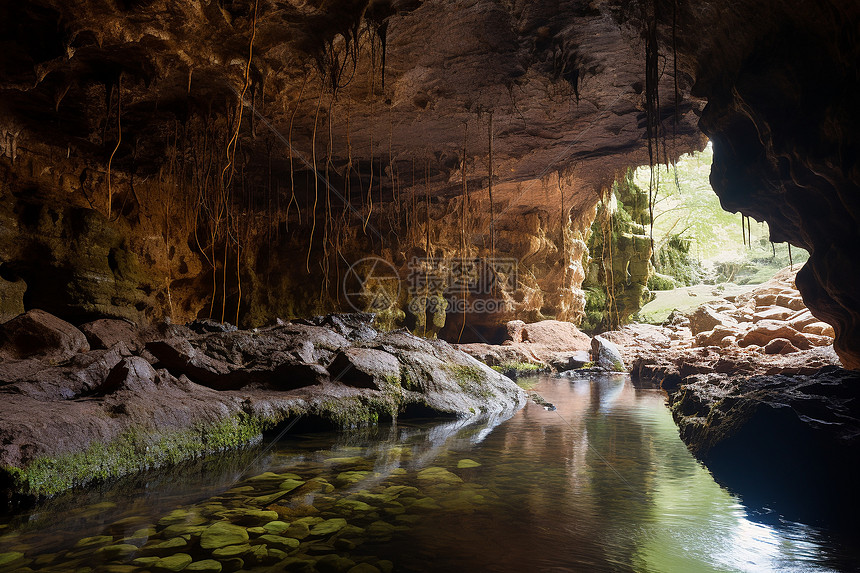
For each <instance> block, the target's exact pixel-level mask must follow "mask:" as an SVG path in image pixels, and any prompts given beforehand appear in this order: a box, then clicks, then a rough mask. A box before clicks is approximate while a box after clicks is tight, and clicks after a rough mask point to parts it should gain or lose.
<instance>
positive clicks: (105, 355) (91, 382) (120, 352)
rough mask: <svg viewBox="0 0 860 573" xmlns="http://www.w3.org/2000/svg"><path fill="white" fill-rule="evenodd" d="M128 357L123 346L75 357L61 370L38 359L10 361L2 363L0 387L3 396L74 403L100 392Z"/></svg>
mask: <svg viewBox="0 0 860 573" xmlns="http://www.w3.org/2000/svg"><path fill="white" fill-rule="evenodd" d="M129 354H130V353H129V351H128V349H127V348H126V347H125V345H124V344H122V343H120V344H118V345H116V346H114V347H113V348H111V349H110V350H91V351H90V352H83V353H80V354H76V355H75V356H73V357H72V358H71V359H69V360H68V361H67V362H66V363H64V364H63V365H62V366H55V365H54V364H52V362H51V361H45V360H37V359H28V360H14V361H7V362H3V363H0V386H2V387H3V391H4V392H7V393H16V394H22V395H25V396H31V397H33V398H38V399H42V400H72V399H74V398H79V397H81V396H86V395H88V394H91V393H93V392H96V391H98V390H99V389H100V388H101V386H102V384H103V382H104V381H105V379H106V378H107V376H108V374H109V373H110V371H111V369H113V368H114V366H116V365H117V364H118V363H119V362H120V361H121V360H122V359H123V357H125V356H129Z"/></svg>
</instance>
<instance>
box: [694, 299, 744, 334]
mask: <svg viewBox="0 0 860 573" xmlns="http://www.w3.org/2000/svg"><path fill="white" fill-rule="evenodd" d="M737 324H738V321H737V320H735V319H734V318H732V317H730V316H728V315H726V314H723V313H721V312H719V311H717V310H715V309H714V308H713V307H711V306H710V305H707V304H706V305H702V306H700V307H698V308H697V309H696V310H694V311H693V312H692V314H690V330H691V331H692V332H693V334H694V335H696V334H699V333H700V332H706V331H708V330H713V329H714V327H715V326H717V325H721V326H726V327H732V326H737Z"/></svg>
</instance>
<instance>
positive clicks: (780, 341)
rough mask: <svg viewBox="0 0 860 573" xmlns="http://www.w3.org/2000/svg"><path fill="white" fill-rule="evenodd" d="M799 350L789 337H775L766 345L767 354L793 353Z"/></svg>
mask: <svg viewBox="0 0 860 573" xmlns="http://www.w3.org/2000/svg"><path fill="white" fill-rule="evenodd" d="M797 350H798V349H797V348H796V347H795V346H794V345H793V344H792V343H791V341H790V340H788V339H787V338H774V339H772V340H771V341H770V342H768V343H767V344H765V346H764V352H765V354H791V353H792V352H797Z"/></svg>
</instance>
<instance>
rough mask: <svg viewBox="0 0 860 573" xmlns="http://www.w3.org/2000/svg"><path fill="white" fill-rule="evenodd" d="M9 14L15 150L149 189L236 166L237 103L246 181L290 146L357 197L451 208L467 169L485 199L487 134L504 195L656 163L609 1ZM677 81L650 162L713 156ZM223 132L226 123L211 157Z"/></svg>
mask: <svg viewBox="0 0 860 573" xmlns="http://www.w3.org/2000/svg"><path fill="white" fill-rule="evenodd" d="M0 11H2V13H0V22H2V24H0V26H2V27H3V28H4V30H3V31H2V38H3V39H2V50H0V78H2V80H0V124H2V125H3V128H4V131H5V132H6V138H5V139H6V141H5V142H4V145H7V146H8V145H10V140H11V139H13V138H17V141H16V142H15V144H16V145H17V146H19V147H21V148H27V147H29V148H39V147H41V148H44V145H45V144H50V145H52V146H55V147H59V148H65V149H66V151H67V155H69V156H76V157H80V158H81V159H82V160H83V161H89V162H92V163H94V164H95V165H100V166H102V167H103V164H104V163H105V161H106V160H107V159H109V158H110V157H111V155H112V159H111V163H112V167H113V169H114V171H116V172H133V173H135V174H138V175H139V176H141V177H146V176H147V175H148V174H151V173H153V172H155V171H156V170H158V169H159V168H162V167H163V165H164V163H165V157H166V156H167V148H168V147H169V146H170V145H175V144H176V142H177V141H179V140H180V139H187V140H189V141H192V140H194V141H196V143H194V144H193V145H190V146H188V147H189V148H191V147H194V146H196V149H198V151H199V152H200V153H202V148H203V146H204V145H212V146H213V147H216V148H219V153H220V154H225V153H228V148H229V141H230V138H231V132H232V131H233V129H232V126H233V125H235V123H234V121H233V118H235V114H236V109H237V107H238V101H239V98H240V97H242V99H243V101H244V106H243V107H244V113H243V123H242V125H241V126H240V138H239V139H240V144H239V150H238V153H239V156H240V158H239V160H237V163H238V162H241V163H242V165H243V169H244V171H243V176H244V177H248V178H251V179H253V177H254V176H257V177H262V176H265V177H271V173H272V171H274V172H275V174H276V176H279V177H287V176H288V173H289V171H290V170H291V168H290V164H289V156H290V155H291V154H290V151H289V147H290V146H291V147H292V151H293V152H292V156H293V158H292V159H293V161H292V170H293V171H300V170H304V169H307V168H308V167H309V166H310V167H312V166H313V165H314V164H316V166H317V168H318V170H322V169H323V168H324V167H325V168H328V169H330V170H331V171H332V172H333V173H329V175H330V176H331V177H335V178H336V177H341V178H343V176H344V175H345V172H346V171H347V165H351V169H350V171H351V172H352V174H353V178H352V184H353V185H354V184H355V183H356V182H359V183H362V182H363V183H367V182H368V181H367V180H368V179H369V170H370V168H369V166H370V164H371V159H372V160H373V161H374V162H375V164H376V165H377V170H378V169H379V167H380V166H383V167H384V168H383V170H382V172H381V176H382V178H383V179H384V181H385V184H386V186H387V187H393V186H395V185H397V186H399V187H401V188H409V187H411V186H412V184H413V180H415V179H417V180H418V181H420V182H422V183H424V182H427V181H429V182H430V183H431V185H432V187H433V189H434V194H438V195H444V194H446V193H452V194H453V193H459V192H460V189H461V188H462V185H461V183H460V181H461V180H462V172H461V169H462V168H463V159H462V158H463V157H465V158H466V161H465V176H466V178H467V179H469V181H470V184H472V183H474V184H475V185H477V186H478V187H481V186H484V185H486V183H487V177H488V172H489V159H490V158H489V155H490V153H489V145H490V142H489V139H490V132H491V131H492V137H493V157H492V164H493V171H494V182H497V183H504V182H521V181H529V180H532V181H533V180H539V179H541V178H546V177H547V176H548V175H551V174H556V175H561V176H571V175H572V176H573V177H574V179H575V180H576V187H577V188H579V189H582V190H585V191H587V193H584V194H583V195H582V196H581V198H580V201H581V202H582V205H588V204H593V203H594V201H595V199H594V196H595V195H594V192H595V191H599V190H600V189H601V188H602V187H605V186H606V185H607V184H608V183H610V182H611V181H612V179H613V178H614V176H615V175H616V174H617V173H618V172H620V171H621V170H623V169H624V168H626V167H629V166H635V165H638V164H643V163H647V162H648V161H649V151H648V133H647V132H648V130H647V122H648V114H647V113H646V103H647V102H646V98H645V71H646V66H645V51H646V50H645V40H644V39H643V33H642V29H641V28H642V26H641V25H639V24H638V23H637V20H635V19H629V18H626V17H624V16H623V14H622V13H621V12H620V11H619V9H618V7H614V6H611V5H610V3H606V2H583V1H581V0H576V1H568V2H558V1H540V2H524V1H519V2H493V1H456V2H451V1H426V2H419V1H393V2H389V1H376V0H374V1H371V2H367V1H366V0H353V1H340V2H338V1H334V2H301V1H277V2H273V1H271V0H259V1H258V2H250V1H232V2H231V1H221V2H218V1H214V0H213V1H194V0H155V1H145V0H138V1H134V0H128V1H104V0H78V1H66V0H37V1H29V2H15V3H5V4H4V6H3V7H2V8H0ZM249 56H250V64H249ZM676 65H677V62H676V61H673V58H672V57H671V54H669V55H666V54H664V55H661V56H660V60H659V62H658V66H659V70H658V73H659V83H660V92H659V93H660V95H661V96H662V99H661V100H659V101H657V102H654V103H653V110H652V111H653V112H654V113H655V114H656V115H655V117H656V116H659V120H660V129H659V132H658V131H656V130H655V133H654V138H653V139H654V140H657V139H659V138H660V137H662V138H663V139H662V142H659V143H657V149H656V150H652V152H651V154H652V156H653V157H655V159H654V160H655V161H656V159H657V158H661V159H662V160H665V159H666V157H670V158H671V157H674V156H676V155H677V154H678V153H681V152H683V151H689V150H692V149H696V148H701V146H702V145H703V142H704V138H703V137H702V135H701V134H700V132H699V131H698V128H697V127H696V124H697V122H698V116H699V114H700V112H701V108H702V107H703V105H704V101H703V100H701V99H695V98H692V99H691V98H690V96H689V91H690V87H691V85H692V81H693V78H692V76H691V75H690V74H688V73H684V72H683V71H680V70H679V71H678V73H677V76H676V73H675V72H676ZM676 88H677V89H676ZM658 108H659V109H658ZM118 111H119V113H117V112H118ZM491 118H492V119H491ZM118 120H119V122H120V125H121V130H122V136H123V140H122V141H121V142H120V143H119V144H117V133H118V128H117V122H118ZM219 122H225V125H226V124H227V123H229V125H230V126H231V127H230V128H229V129H226V128H225V129H222V131H221V132H219V133H218V134H217V135H213V136H212V138H211V139H212V141H211V142H209V141H206V142H203V139H205V138H204V137H203V134H204V132H205V131H206V130H207V129H209V128H210V127H211V126H217V125H219ZM491 123H492V128H491V127H490V124H491ZM195 138H196V139H195ZM197 140H199V141H197ZM210 152H211V150H210ZM377 176H379V173H377ZM362 178H363V179H362ZM523 202H525V203H528V202H532V203H537V204H539V203H540V202H541V198H540V194H539V193H536V192H535V193H532V195H531V196H527V197H526V198H525V199H524V201H523ZM574 202H575V201H574Z"/></svg>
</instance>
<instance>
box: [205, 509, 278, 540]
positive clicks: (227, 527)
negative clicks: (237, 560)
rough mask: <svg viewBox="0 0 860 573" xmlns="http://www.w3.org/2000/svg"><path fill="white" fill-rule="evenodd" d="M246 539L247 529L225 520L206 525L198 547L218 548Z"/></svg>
mask: <svg viewBox="0 0 860 573" xmlns="http://www.w3.org/2000/svg"><path fill="white" fill-rule="evenodd" d="M272 513H274V512H272ZM270 521H271V520H270ZM248 539H249V537H248V531H247V530H246V529H245V528H244V527H239V526H238V525H233V524H232V523H227V522H226V521H219V522H216V523H214V524H213V525H210V526H209V527H207V528H206V530H205V531H203V533H202V534H201V535H200V547H202V548H203V549H218V548H219V547H226V546H227V545H237V544H241V543H245V542H247V541H248Z"/></svg>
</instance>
